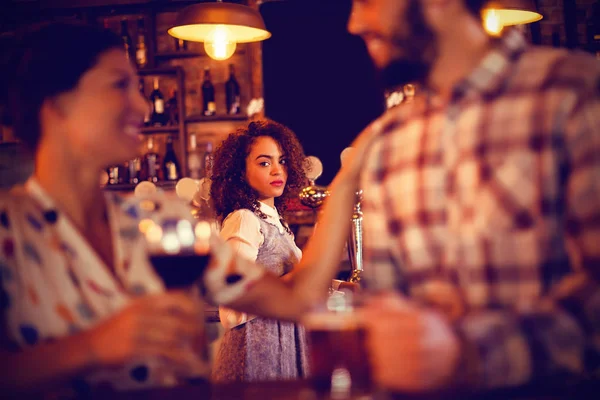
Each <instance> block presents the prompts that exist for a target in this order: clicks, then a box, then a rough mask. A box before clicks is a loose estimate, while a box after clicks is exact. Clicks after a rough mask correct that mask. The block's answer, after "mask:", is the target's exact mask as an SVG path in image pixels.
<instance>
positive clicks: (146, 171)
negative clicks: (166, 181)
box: [141, 136, 161, 183]
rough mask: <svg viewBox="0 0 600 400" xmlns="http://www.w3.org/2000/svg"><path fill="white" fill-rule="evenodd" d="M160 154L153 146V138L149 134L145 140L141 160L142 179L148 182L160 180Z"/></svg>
mask: <svg viewBox="0 0 600 400" xmlns="http://www.w3.org/2000/svg"><path fill="white" fill-rule="evenodd" d="M160 170H161V168H160V156H159V155H158V153H156V149H155V148H154V138H153V137H152V136H150V137H149V138H148V141H147V142H146V154H144V158H143V160H142V170H141V172H142V179H144V180H147V181H150V182H154V183H156V182H158V181H159V180H160V172H161V171H160Z"/></svg>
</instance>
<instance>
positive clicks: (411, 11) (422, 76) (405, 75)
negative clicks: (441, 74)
mask: <svg viewBox="0 0 600 400" xmlns="http://www.w3.org/2000/svg"><path fill="white" fill-rule="evenodd" d="M406 15H407V18H406V21H407V22H406V26H407V30H408V34H404V35H400V34H398V35H397V36H396V37H394V38H393V39H392V41H393V43H394V46H395V47H396V48H398V49H401V53H402V55H401V56H399V57H398V58H396V59H395V60H393V61H391V62H390V63H389V64H388V65H387V66H386V67H385V68H383V69H381V70H380V71H379V79H380V80H381V83H382V85H383V86H384V88H385V89H392V88H395V87H398V86H401V85H405V84H407V83H417V84H424V83H425V81H426V80H427V77H428V76H429V72H430V70H431V64H432V62H433V60H434V58H435V53H436V50H435V47H436V40H435V35H434V33H433V32H432V31H431V30H430V29H429V27H428V26H427V24H426V23H425V18H424V17H423V12H422V9H421V3H420V2H419V1H418V0H413V1H411V2H410V4H409V6H408V10H407V12H406Z"/></svg>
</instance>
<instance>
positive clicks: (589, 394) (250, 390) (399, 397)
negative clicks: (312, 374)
mask: <svg viewBox="0 0 600 400" xmlns="http://www.w3.org/2000/svg"><path fill="white" fill-rule="evenodd" d="M563 383H564V381H563V382H560V381H558V382H557V381H556V380H550V379H548V380H547V381H545V382H543V383H540V384H536V385H531V386H528V387H519V388H513V389H504V390H497V391H492V392H486V393H465V392H462V393H448V392H445V393H437V394H421V395H411V394H391V393H385V392H377V393H374V394H372V395H369V396H362V397H332V396H330V395H328V394H326V393H317V392H315V391H314V390H313V389H312V388H311V385H310V382H309V381H306V380H298V381H279V382H264V383H234V384H226V385H213V384H209V383H208V382H200V383H197V384H194V385H189V386H180V387H175V388H170V389H154V390H146V391H138V392H126V393H109V392H97V393H93V394H91V396H89V397H87V398H90V399H110V400H125V399H131V400H137V399H140V400H141V399H144V400H163V399H164V400H166V399H175V400H187V399H194V400H204V399H205V400H234V399H240V400H271V399H272V400H326V399H327V400H329V399H331V400H350V399H352V400H355V399H356V400H412V399H415V400H438V399H456V400H458V399H460V400H468V399H473V400H479V399H481V400H487V399H490V400H492V399H494V400H496V399H497V400H500V399H502V400H511V399H514V400H558V399H590V400H591V399H598V396H599V394H600V382H599V381H586V382H579V383H577V384H571V385H563ZM558 385H561V386H558Z"/></svg>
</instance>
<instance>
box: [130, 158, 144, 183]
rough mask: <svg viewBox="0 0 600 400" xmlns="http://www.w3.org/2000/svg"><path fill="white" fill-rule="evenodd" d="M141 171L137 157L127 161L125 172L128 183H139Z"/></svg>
mask: <svg viewBox="0 0 600 400" xmlns="http://www.w3.org/2000/svg"><path fill="white" fill-rule="evenodd" d="M141 169H142V166H141V161H140V158H139V157H135V158H133V159H131V160H129V161H127V172H128V176H129V183H131V184H134V185H135V184H137V183H139V181H140V170H141Z"/></svg>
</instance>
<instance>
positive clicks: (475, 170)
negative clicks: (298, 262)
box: [348, 0, 600, 390]
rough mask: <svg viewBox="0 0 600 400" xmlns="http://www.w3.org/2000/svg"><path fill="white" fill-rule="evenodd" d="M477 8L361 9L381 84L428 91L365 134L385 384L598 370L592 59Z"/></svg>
mask: <svg viewBox="0 0 600 400" xmlns="http://www.w3.org/2000/svg"><path fill="white" fill-rule="evenodd" d="M484 3H485V1H483V0H354V1H353V8H352V14H351V16H350V20H349V22H348V29H349V31H350V32H351V33H353V34H356V35H359V36H361V37H362V38H363V39H364V41H365V44H366V46H367V49H368V51H369V54H370V56H371V58H372V59H373V62H374V63H375V65H376V66H377V67H378V68H379V69H381V71H382V76H386V77H388V78H399V79H400V80H399V81H395V82H394V83H396V84H398V83H403V82H405V83H406V82H419V83H421V84H422V90H421V95H420V96H417V98H416V99H415V101H414V102H412V103H411V104H407V105H401V106H399V107H396V108H394V109H391V110H389V111H388V112H387V113H386V114H384V115H383V116H382V117H380V118H379V119H378V120H377V121H375V122H374V123H373V124H372V125H371V126H370V127H369V128H368V129H367V131H366V132H365V133H364V134H363V135H364V136H369V137H374V139H372V140H374V142H373V144H372V146H371V148H370V150H369V153H368V158H367V159H368V161H367V163H366V165H365V169H364V172H363V174H362V179H361V187H362V189H363V190H364V200H363V210H364V254H365V260H364V262H365V274H366V276H365V281H366V284H367V287H368V288H370V290H371V291H372V292H375V293H377V295H376V296H373V300H372V301H371V302H370V304H369V305H368V306H367V307H366V309H365V316H366V319H367V321H368V329H369V347H370V352H371V356H372V361H373V368H374V373H375V377H376V379H377V381H378V382H379V383H380V384H382V385H383V386H386V387H389V388H392V389H400V390H429V389H435V388H440V387H445V386H449V385H466V386H467V387H471V388H491V387H502V386H510V385H519V384H523V383H527V382H535V381H536V380H537V379H543V378H546V377H555V376H559V377H586V376H589V375H590V374H592V373H594V371H597V370H598V366H599V364H600V290H599V286H598V280H599V279H600V100H599V88H600V68H599V64H598V62H597V61H596V60H594V59H593V58H592V57H590V56H587V55H584V54H582V53H572V52H567V51H564V50H554V49H547V48H541V47H531V46H527V45H526V43H525V41H524V39H523V38H522V36H521V34H520V33H519V32H518V30H509V29H505V32H504V34H503V35H502V37H501V38H491V37H489V36H488V35H487V34H486V33H485V31H484V30H483V28H482V23H481V18H480V11H481V7H482V6H483V4H484ZM371 135H373V136H371ZM359 140H360V139H359ZM390 293H394V294H390ZM440 311H442V312H440Z"/></svg>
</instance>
